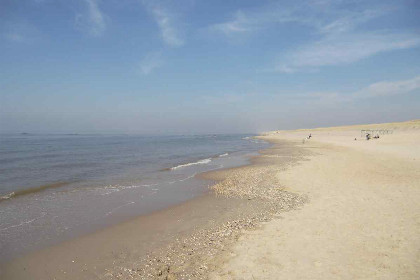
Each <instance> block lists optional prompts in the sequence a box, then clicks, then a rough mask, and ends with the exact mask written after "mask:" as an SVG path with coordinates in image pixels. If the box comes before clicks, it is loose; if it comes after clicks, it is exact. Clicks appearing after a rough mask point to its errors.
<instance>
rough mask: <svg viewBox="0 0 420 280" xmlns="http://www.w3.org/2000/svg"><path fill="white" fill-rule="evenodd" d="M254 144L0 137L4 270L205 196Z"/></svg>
mask: <svg viewBox="0 0 420 280" xmlns="http://www.w3.org/2000/svg"><path fill="white" fill-rule="evenodd" d="M253 136H254V135H250V134H246V135H239V134H235V135H219V134H217V135H182V136H139V135H85V134H83V135H79V134H67V135H41V134H26V133H22V134H0V262H7V261H9V260H11V259H13V258H16V257H19V256H21V255H24V254H26V253H29V252H31V251H35V250H39V249H42V248H45V247H47V246H51V245H54V244H57V243H59V242H62V241H65V240H68V239H71V238H75V237H77V236H80V235H83V234H87V233H90V232H93V231H95V230H98V229H101V228H105V227H107V226H111V225H114V224H117V223H120V222H123V221H126V220H129V219H131V218H134V217H136V216H139V215H145V214H148V213H151V212H153V211H157V210H161V209H164V208H167V207H170V206H172V205H176V204H179V203H182V202H185V201H187V200H190V199H192V198H194V197H197V196H200V195H203V194H205V193H207V192H208V191H209V186H210V185H211V184H213V182H210V181H206V180H201V179H198V178H197V176H196V175H197V174H199V173H202V172H206V171H210V170H216V169H221V168H229V167H235V166H240V165H244V164H247V163H248V161H249V158H250V157H251V156H253V155H256V154H257V153H258V150H260V149H264V148H266V147H268V145H269V144H268V143H266V142H264V141H262V140H258V139H255V138H254V137H253Z"/></svg>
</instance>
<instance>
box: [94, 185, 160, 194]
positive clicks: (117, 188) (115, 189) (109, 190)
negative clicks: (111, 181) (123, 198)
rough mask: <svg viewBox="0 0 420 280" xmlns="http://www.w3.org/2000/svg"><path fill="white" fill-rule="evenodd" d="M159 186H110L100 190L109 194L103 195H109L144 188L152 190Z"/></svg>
mask: <svg viewBox="0 0 420 280" xmlns="http://www.w3.org/2000/svg"><path fill="white" fill-rule="evenodd" d="M157 185H159V184H143V185H129V186H121V185H110V186H106V187H101V188H98V189H101V190H107V192H105V193H102V194H101V195H108V194H111V193H114V192H119V191H123V190H128V189H137V188H144V187H145V188H148V189H150V188H151V187H153V186H157Z"/></svg>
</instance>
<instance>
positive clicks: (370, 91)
mask: <svg viewBox="0 0 420 280" xmlns="http://www.w3.org/2000/svg"><path fill="white" fill-rule="evenodd" d="M419 89H420V75H419V76H416V77H414V78H412V79H408V80H400V81H381V82H376V83H373V84H370V85H368V86H366V87H364V88H362V89H360V90H357V91H354V92H350V93H340V92H311V93H303V94H294V95H291V94H290V95H287V98H288V99H298V100H306V101H308V102H311V104H313V102H314V101H317V102H320V103H331V104H337V103H338V102H348V101H354V100H361V99H367V98H381V97H388V96H395V95H403V94H408V93H410V92H413V91H415V90H419Z"/></svg>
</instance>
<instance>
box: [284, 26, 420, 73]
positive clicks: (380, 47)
mask: <svg viewBox="0 0 420 280" xmlns="http://www.w3.org/2000/svg"><path fill="white" fill-rule="evenodd" d="M419 45H420V37H418V36H417V35H416V34H395V33H365V34H341V35H330V36H327V37H325V38H323V39H321V40H319V41H317V42H315V43H311V44H308V45H306V46H304V47H301V48H299V49H297V50H294V51H291V52H288V53H286V54H284V55H283V56H282V58H281V59H280V63H279V64H278V65H277V66H276V70H277V71H280V72H286V73H291V72H294V71H298V70H301V69H304V68H307V67H309V68H311V67H320V66H327V65H340V64H349V63H353V62H356V61H359V60H361V59H363V58H366V57H369V56H372V55H375V54H378V53H382V52H386V51H392V50H399V49H407V48H412V47H416V46H419Z"/></svg>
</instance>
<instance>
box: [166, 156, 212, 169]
mask: <svg viewBox="0 0 420 280" xmlns="http://www.w3.org/2000/svg"><path fill="white" fill-rule="evenodd" d="M210 162H211V158H206V159H201V160H199V161H195V162H189V163H184V164H180V165H177V166H174V167H171V168H170V170H176V169H179V168H184V167H189V166H193V165H199V164H208V163H210Z"/></svg>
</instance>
